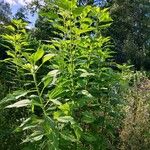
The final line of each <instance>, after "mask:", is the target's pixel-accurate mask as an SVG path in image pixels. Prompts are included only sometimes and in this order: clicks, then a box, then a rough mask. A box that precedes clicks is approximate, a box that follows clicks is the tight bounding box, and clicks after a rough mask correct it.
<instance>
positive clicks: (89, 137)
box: [83, 133, 96, 142]
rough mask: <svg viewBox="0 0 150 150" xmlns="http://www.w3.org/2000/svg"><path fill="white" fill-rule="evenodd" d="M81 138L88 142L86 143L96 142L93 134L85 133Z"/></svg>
mask: <svg viewBox="0 0 150 150" xmlns="http://www.w3.org/2000/svg"><path fill="white" fill-rule="evenodd" d="M83 138H84V139H85V140H86V141H88V142H94V141H96V137H95V136H94V135H93V134H91V133H85V134H84V135H83Z"/></svg>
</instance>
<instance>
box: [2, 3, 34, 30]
mask: <svg viewBox="0 0 150 150" xmlns="http://www.w3.org/2000/svg"><path fill="white" fill-rule="evenodd" d="M32 1H33V0H4V2H7V3H9V4H10V7H11V9H12V13H13V14H15V13H16V12H17V10H18V9H19V8H21V7H23V6H26V5H27V4H29V3H30V2H32ZM27 17H28V20H29V21H30V22H31V24H30V25H29V27H31V28H32V27H34V24H35V21H36V19H37V14H34V15H33V14H30V13H29V14H28V16H27Z"/></svg>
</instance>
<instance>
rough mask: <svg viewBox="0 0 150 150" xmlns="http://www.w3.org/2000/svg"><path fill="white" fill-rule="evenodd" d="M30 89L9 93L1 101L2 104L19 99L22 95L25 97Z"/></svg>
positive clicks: (0, 104)
mask: <svg viewBox="0 0 150 150" xmlns="http://www.w3.org/2000/svg"><path fill="white" fill-rule="evenodd" d="M28 92H29V91H22V90H18V91H14V92H13V93H12V94H8V95H7V96H6V97H5V98H4V99H2V100H1V101H0V106H2V105H6V104H7V103H8V102H11V101H15V100H18V99H19V98H21V97H25V96H26V95H27V94H28Z"/></svg>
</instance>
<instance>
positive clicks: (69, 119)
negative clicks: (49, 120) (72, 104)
mask: <svg viewBox="0 0 150 150" xmlns="http://www.w3.org/2000/svg"><path fill="white" fill-rule="evenodd" d="M57 120H58V121H59V122H63V123H68V122H70V123H71V124H74V123H75V122H74V119H73V118H72V117H71V116H63V117H58V118H57Z"/></svg>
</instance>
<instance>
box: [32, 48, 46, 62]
mask: <svg viewBox="0 0 150 150" xmlns="http://www.w3.org/2000/svg"><path fill="white" fill-rule="evenodd" d="M43 55H44V50H43V49H41V48H38V50H37V52H36V53H34V62H35V63H36V62H37V61H38V60H39V59H41V58H42V56H43Z"/></svg>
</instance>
